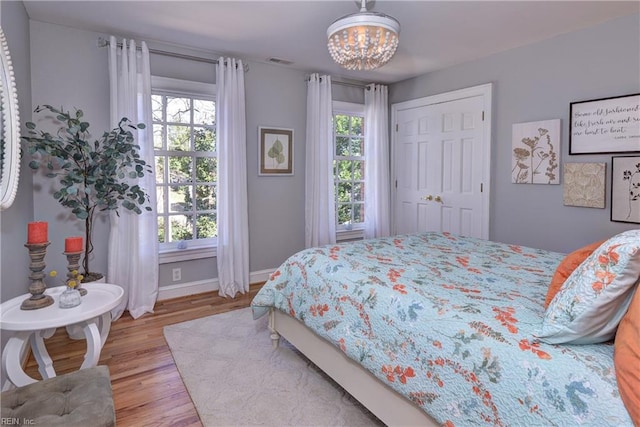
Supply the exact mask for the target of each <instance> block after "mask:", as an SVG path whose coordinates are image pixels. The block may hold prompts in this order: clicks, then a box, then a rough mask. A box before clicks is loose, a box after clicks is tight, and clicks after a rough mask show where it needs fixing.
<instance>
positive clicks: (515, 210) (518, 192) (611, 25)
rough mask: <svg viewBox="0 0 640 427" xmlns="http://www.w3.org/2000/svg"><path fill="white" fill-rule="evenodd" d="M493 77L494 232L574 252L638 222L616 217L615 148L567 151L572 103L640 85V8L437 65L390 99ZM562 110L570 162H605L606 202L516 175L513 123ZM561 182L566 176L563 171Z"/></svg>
mask: <svg viewBox="0 0 640 427" xmlns="http://www.w3.org/2000/svg"><path fill="white" fill-rule="evenodd" d="M488 82H492V83H493V84H494V92H493V123H492V130H493V140H492V147H493V148H492V158H491V164H492V171H491V181H492V183H491V184H492V188H491V191H492V193H491V224H490V239H492V240H497V241H502V242H508V243H515V244H521V245H527V246H533V247H538V248H543V249H548V250H553V251H559V252H569V251H572V250H574V249H576V248H577V247H580V246H583V245H585V244H588V243H591V242H593V241H595V240H599V239H604V238H607V237H609V236H611V235H613V234H616V233H618V232H621V231H624V230H628V229H632V228H637V227H638V225H637V224H625V223H618V222H611V221H610V220H609V217H610V211H609V209H610V188H609V185H610V184H609V181H610V175H609V174H610V170H611V156H612V155H611V154H609V155H573V156H569V103H570V102H574V101H583V100H589V99H597V98H604V97H609V96H617V95H626V94H632V93H639V92H640V16H639V15H635V16H631V17H624V18H620V19H617V20H614V21H610V22H608V23H604V24H601V25H598V26H595V27H592V28H589V29H586V30H581V31H577V32H573V33H570V34H565V35H561V36H558V37H555V38H553V39H550V40H547V41H543V42H540V43H536V44H533V45H529V46H526V47H521V48H518V49H513V50H510V51H507V52H504V53H500V54H496V55H493V56H491V57H488V58H484V59H481V60H477V61H474V62H469V63H466V64H462V65H458V66H455V67H450V68H447V69H446V70H442V71H437V72H433V73H430V74H427V75H424V76H420V77H418V78H414V79H410V80H406V81H403V82H400V83H397V84H394V85H392V86H391V87H390V95H389V98H390V102H391V103H397V102H402V101H407V100H410V99H415V98H420V97H424V96H429V95H434V94H438V93H442V92H447V91H451V90H456V89H461V88H465V87H470V86H475V85H479V84H483V83H488ZM556 118H560V119H561V121H562V136H561V145H562V147H561V167H562V164H563V163H565V162H580V163H582V162H606V163H607V184H606V185H607V189H606V192H607V199H606V208H605V209H593V208H581V207H569V206H564V205H563V199H562V185H528V184H512V183H511V126H512V124H514V123H521V122H530V121H538V120H546V119H556ZM561 183H562V176H561Z"/></svg>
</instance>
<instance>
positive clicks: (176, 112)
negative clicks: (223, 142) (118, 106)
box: [151, 77, 218, 252]
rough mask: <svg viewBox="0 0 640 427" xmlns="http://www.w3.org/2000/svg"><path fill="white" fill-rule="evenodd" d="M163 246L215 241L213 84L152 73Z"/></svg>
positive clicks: (195, 245) (165, 248)
mask: <svg viewBox="0 0 640 427" xmlns="http://www.w3.org/2000/svg"><path fill="white" fill-rule="evenodd" d="M151 102H152V110H153V145H154V154H155V169H156V196H157V201H158V204H157V212H158V242H159V243H160V251H161V252H163V251H171V250H176V249H184V248H203V247H209V248H211V247H215V246H216V244H217V236H218V228H217V227H218V226H217V202H216V186H217V180H218V174H217V170H218V157H217V146H216V123H215V119H216V105H215V85H212V84H204V83H197V82H187V81H182V80H176V79H167V78H161V77H153V78H152V94H151Z"/></svg>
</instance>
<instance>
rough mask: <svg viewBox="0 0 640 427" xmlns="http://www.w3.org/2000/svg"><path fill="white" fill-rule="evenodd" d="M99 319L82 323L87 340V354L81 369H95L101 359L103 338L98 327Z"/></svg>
mask: <svg viewBox="0 0 640 427" xmlns="http://www.w3.org/2000/svg"><path fill="white" fill-rule="evenodd" d="M97 321H98V318H95V319H92V320H90V321H86V322H81V323H80V325H82V330H83V331H84V336H85V337H86V338H87V353H86V354H85V355H84V362H82V366H80V369H87V368H93V367H94V366H96V365H97V364H98V359H100V350H102V338H101V337H100V331H99V330H98V325H97Z"/></svg>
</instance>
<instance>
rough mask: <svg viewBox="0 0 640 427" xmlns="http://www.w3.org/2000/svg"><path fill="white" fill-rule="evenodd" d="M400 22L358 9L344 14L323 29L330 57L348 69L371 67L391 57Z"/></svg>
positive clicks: (394, 49) (381, 14) (364, 1)
mask: <svg viewBox="0 0 640 427" xmlns="http://www.w3.org/2000/svg"><path fill="white" fill-rule="evenodd" d="M399 33H400V23H399V22H398V21H396V20H395V19H394V18H392V17H390V16H388V15H385V14H383V13H377V12H368V11H367V9H366V0H362V8H361V9H360V12H358V13H354V14H351V15H347V16H344V17H342V18H340V19H338V20H337V21H336V22H334V23H333V24H331V26H329V28H328V29H327V37H328V40H327V47H328V48H329V53H330V54H331V58H333V60H334V61H335V62H336V63H338V64H339V65H341V66H342V67H344V68H346V69H348V70H373V69H376V68H378V67H381V66H383V65H384V64H386V63H387V62H389V60H390V59H391V58H392V57H393V55H394V54H395V53H396V49H397V47H398V41H399V38H398V35H399Z"/></svg>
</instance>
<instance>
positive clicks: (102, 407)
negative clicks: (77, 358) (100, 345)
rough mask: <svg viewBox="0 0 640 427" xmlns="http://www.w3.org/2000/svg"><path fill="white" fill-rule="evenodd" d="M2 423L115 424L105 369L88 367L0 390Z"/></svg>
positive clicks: (68, 426)
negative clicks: (0, 391)
mask: <svg viewBox="0 0 640 427" xmlns="http://www.w3.org/2000/svg"><path fill="white" fill-rule="evenodd" d="M0 401H1V402H0V403H1V405H2V410H1V415H2V420H3V424H7V423H9V424H13V425H40V426H47V427H49V426H50V427H54V426H65V427H72V426H77V427H87V426H91V427H107V426H110V427H112V426H115V425H116V414H115V409H114V406H113V394H112V391H111V381H110V379H109V368H108V367H106V366H96V367H94V368H90V369H82V370H80V371H76V372H72V373H69V374H65V375H61V376H59V377H54V378H50V379H48V380H43V381H39V382H37V383H33V384H29V385H26V386H23V387H18V388H16V389H13V390H8V391H4V392H2V394H1V395H0Z"/></svg>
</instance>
